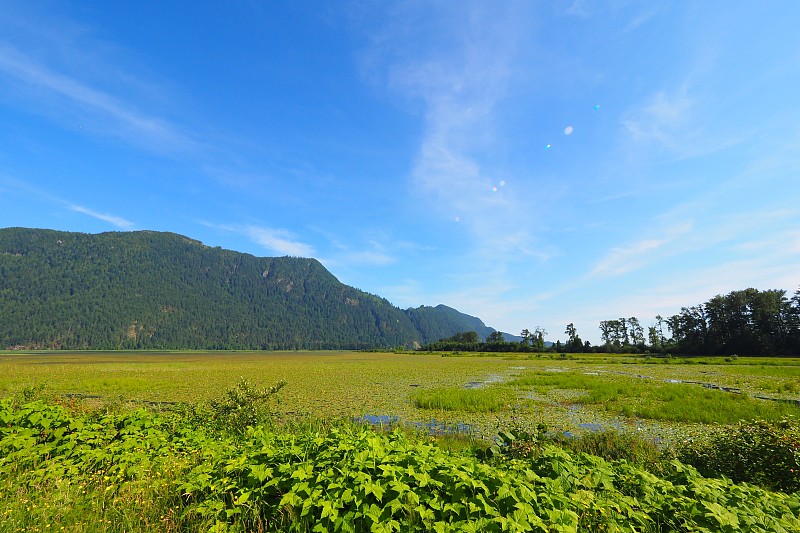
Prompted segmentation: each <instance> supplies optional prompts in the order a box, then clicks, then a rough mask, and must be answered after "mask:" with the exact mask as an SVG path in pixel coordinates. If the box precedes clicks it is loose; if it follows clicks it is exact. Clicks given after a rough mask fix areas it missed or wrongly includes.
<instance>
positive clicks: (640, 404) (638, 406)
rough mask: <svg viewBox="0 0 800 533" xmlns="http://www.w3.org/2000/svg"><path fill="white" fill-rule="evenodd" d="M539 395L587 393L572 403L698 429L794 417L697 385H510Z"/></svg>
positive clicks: (571, 376) (576, 379) (565, 376)
mask: <svg viewBox="0 0 800 533" xmlns="http://www.w3.org/2000/svg"><path fill="white" fill-rule="evenodd" d="M509 384H510V385H513V386H517V387H534V388H536V389H537V390H539V391H547V390H551V389H573V390H578V391H586V394H584V395H581V396H578V397H577V398H576V399H575V400H574V401H575V402H576V403H581V404H585V405H598V406H602V408H603V409H605V410H607V411H610V412H612V413H615V414H618V415H623V416H627V417H637V418H647V419H652V420H668V421H673V422H689V423H701V424H713V423H717V424H735V423H737V422H739V421H740V420H752V419H755V418H769V419H773V420H774V419H779V418H781V417H784V416H787V415H791V414H794V413H797V411H798V409H797V407H796V406H795V405H793V404H790V403H786V402H769V401H764V400H758V399H754V398H751V397H750V396H748V395H747V394H736V393H729V392H725V391H722V390H717V389H709V388H705V387H701V386H698V385H695V384H687V383H664V382H659V381H654V380H646V379H641V378H635V377H623V376H606V375H585V374H577V373H573V372H534V373H529V374H527V375H525V376H523V377H520V378H517V379H515V380H513V381H510V382H509Z"/></svg>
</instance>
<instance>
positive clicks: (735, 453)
mask: <svg viewBox="0 0 800 533" xmlns="http://www.w3.org/2000/svg"><path fill="white" fill-rule="evenodd" d="M677 454H678V458H679V459H680V460H681V461H683V462H685V463H687V464H690V465H692V466H694V467H695V468H697V469H698V470H699V471H700V472H701V473H703V474H704V475H707V476H726V477H728V478H730V479H732V480H733V481H736V482H742V481H746V482H748V483H755V484H758V485H761V486H762V487H767V488H770V489H773V490H782V491H786V492H797V491H800V423H798V421H797V419H795V418H789V417H787V418H784V419H782V420H779V421H766V420H756V421H753V422H746V423H740V424H739V425H737V426H735V427H732V428H724V429H721V430H718V431H716V432H714V433H713V434H711V435H710V436H709V437H707V438H705V439H702V440H699V441H686V442H683V443H681V445H680V446H679V447H678V450H677Z"/></svg>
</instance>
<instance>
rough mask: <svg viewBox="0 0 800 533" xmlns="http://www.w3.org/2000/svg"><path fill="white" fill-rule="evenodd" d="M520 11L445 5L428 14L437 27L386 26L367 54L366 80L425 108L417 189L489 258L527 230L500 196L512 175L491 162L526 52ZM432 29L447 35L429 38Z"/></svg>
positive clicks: (509, 199)
mask: <svg viewBox="0 0 800 533" xmlns="http://www.w3.org/2000/svg"><path fill="white" fill-rule="evenodd" d="M517 7H518V6H514V5H510V6H507V7H503V8H497V9H492V10H491V13H488V12H487V9H485V6H482V5H479V4H467V5H464V6H462V5H458V6H457V7H456V6H452V9H451V8H448V7H446V6H444V7H443V6H439V8H438V9H435V10H432V11H433V12H434V13H431V10H426V14H427V16H428V17H432V18H433V19H435V22H432V21H431V20H429V19H428V20H421V21H420V24H419V28H420V29H419V30H414V29H409V28H410V27H411V25H409V24H404V25H403V24H398V25H399V26H400V29H397V28H395V27H393V26H392V25H391V22H387V23H386V26H385V27H383V28H382V29H381V30H378V33H379V34H380V39H376V41H378V42H379V43H380V46H379V47H377V49H378V51H377V52H374V51H373V52H372V53H371V54H370V55H369V64H368V65H367V67H368V68H367V70H368V72H367V74H366V75H367V76H368V77H369V78H370V79H373V80H374V79H376V78H383V80H384V82H385V84H386V86H387V87H388V89H389V90H391V91H393V92H394V93H395V94H399V95H401V96H402V97H404V98H407V99H408V100H410V101H413V102H421V104H422V108H421V115H422V119H423V123H422V128H423V134H422V136H421V140H420V143H419V145H418V148H417V150H416V156H415V157H414V161H413V164H412V169H411V172H410V174H409V183H410V186H411V188H412V190H413V191H415V194H417V195H419V196H420V197H421V198H422V199H423V201H425V202H430V203H432V204H433V205H435V206H436V207H437V211H438V212H440V213H441V214H442V216H443V217H444V218H447V219H451V220H454V221H458V222H460V223H462V224H463V225H464V226H465V227H466V229H468V231H469V232H470V234H471V236H472V238H473V239H474V241H475V243H476V245H477V247H478V248H485V249H491V250H492V251H496V246H497V244H498V241H497V239H496V238H495V237H496V235H498V234H502V233H505V232H507V231H508V230H509V229H511V228H513V229H514V230H516V231H519V229H520V228H521V227H525V228H527V227H529V226H530V223H529V218H526V217H525V216H523V211H524V210H522V209H520V208H519V206H518V205H517V203H518V200H517V199H516V198H515V197H513V196H512V195H511V194H503V193H504V192H505V191H504V190H502V188H503V187H504V186H505V181H506V180H505V177H504V176H506V175H507V173H508V170H507V169H503V168H501V167H500V166H499V165H498V164H497V163H496V162H493V161H492V160H491V158H492V154H493V150H494V147H496V146H497V144H498V143H501V142H502V135H503V132H502V131H499V130H498V125H499V123H500V120H499V119H498V117H497V114H496V108H497V105H498V104H499V103H501V102H502V101H503V100H504V99H505V98H506V96H507V90H508V86H509V84H510V83H511V82H512V76H513V73H514V71H515V64H514V60H515V56H516V54H517V51H518V49H519V47H520V46H521V43H520V41H521V39H520V33H521V32H520V31H519V27H518V25H519V23H520V22H519V20H518V18H519V17H518V15H519V13H518V12H517ZM407 9H410V10H412V11H413V9H414V8H413V7H409V6H407ZM404 15H405V16H406V17H409V15H408V13H407V12H406V13H404ZM490 15H491V16H490ZM409 18H411V19H413V16H412V17H409ZM405 20H406V21H407V20H408V18H406V19H405ZM431 23H433V24H435V25H436V26H437V27H439V26H441V27H442V28H443V29H442V31H440V32H437V33H435V34H431V33H426V32H425V31H424V28H425V27H426V26H427V25H428V24H431ZM417 31H418V34H417ZM409 43H416V44H409ZM376 72H377V73H378V74H377V75H376V74H375V73H376ZM526 231H528V230H526ZM522 240H523V241H526V242H529V239H522ZM493 255H494V256H495V257H496V256H497V254H496V253H495V254H493Z"/></svg>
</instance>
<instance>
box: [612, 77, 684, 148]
mask: <svg viewBox="0 0 800 533" xmlns="http://www.w3.org/2000/svg"><path fill="white" fill-rule="evenodd" d="M695 105H696V104H695V101H694V100H693V98H692V97H691V96H690V95H689V89H688V85H687V84H683V85H682V86H681V87H680V88H678V89H677V90H676V91H674V92H672V93H667V92H666V91H658V92H656V93H654V94H652V95H651V96H650V98H649V100H648V101H647V102H646V103H645V104H644V105H642V106H640V107H639V108H637V109H634V110H632V111H631V112H630V113H629V114H628V116H627V117H625V118H624V119H623V121H622V124H623V126H624V127H625V129H626V130H627V131H628V133H629V134H630V136H631V137H632V138H633V140H634V141H637V142H656V143H659V144H662V145H665V146H667V147H670V148H674V147H675V146H676V143H677V139H676V136H677V135H678V133H679V132H681V131H682V130H683V129H684V128H685V127H686V126H687V125H688V124H690V119H691V118H692V113H693V110H694V107H695Z"/></svg>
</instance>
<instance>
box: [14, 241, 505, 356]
mask: <svg viewBox="0 0 800 533" xmlns="http://www.w3.org/2000/svg"><path fill="white" fill-rule="evenodd" d="M420 309H425V311H420ZM420 309H415V310H409V311H403V310H401V309H398V308H397V307H395V306H393V305H391V304H390V303H389V302H388V301H386V300H385V299H382V298H380V297H378V296H374V295H371V294H368V293H365V292H363V291H359V290H357V289H354V288H352V287H349V286H347V285H344V284H342V283H340V282H339V281H338V280H337V279H336V278H335V277H334V276H333V275H332V274H331V273H330V272H328V270H326V269H325V267H323V266H322V265H321V264H320V263H319V262H318V261H317V260H315V259H304V258H292V257H280V258H269V257H255V256H252V255H249V254H243V253H239V252H234V251H229V250H223V249H220V248H212V247H208V246H205V245H203V244H202V243H200V242H199V241H195V240H192V239H189V238H187V237H183V236H181V235H176V234H172V233H159V232H152V231H138V232H111V233H102V234H98V235H91V234H83V233H68V232H61V231H53V230H40V229H26V228H7V229H0V348H21V347H25V348H56V349H59V348H60V349H119V348H123V349H124V348H170V349H293V348H298V349H299V348H303V349H335V348H348V349H351V348H371V347H393V346H399V345H406V346H412V345H414V344H415V343H419V344H424V343H426V342H430V341H432V340H438V339H439V338H442V337H447V336H450V335H453V334H455V333H457V332H459V331H464V330H467V329H475V328H476V327H477V326H481V327H482V328H484V330H485V329H486V327H485V326H484V325H483V323H482V322H481V321H480V320H478V319H475V318H474V317H469V316H467V315H463V314H461V313H458V312H457V311H455V310H453V309H450V308H446V307H443V306H442V308H441V310H440V311H437V310H439V309H440V308H420ZM429 310H432V311H429ZM459 317H460V318H461V319H460V320H459ZM490 331H491V330H490ZM481 333H482V335H483V334H484V333H483V330H481Z"/></svg>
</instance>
